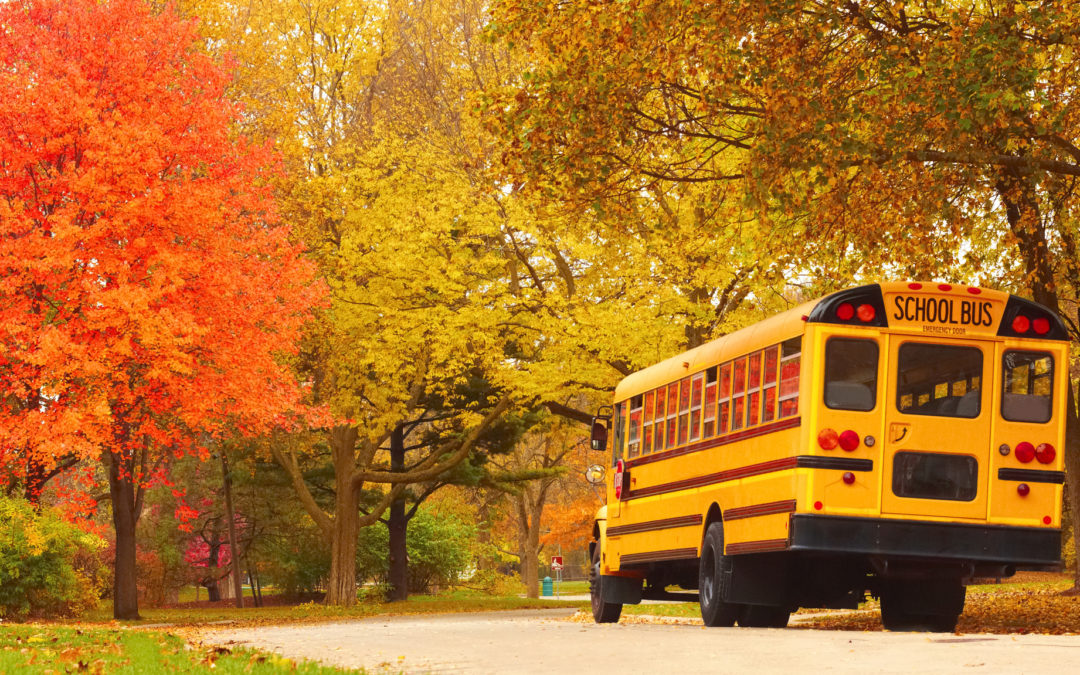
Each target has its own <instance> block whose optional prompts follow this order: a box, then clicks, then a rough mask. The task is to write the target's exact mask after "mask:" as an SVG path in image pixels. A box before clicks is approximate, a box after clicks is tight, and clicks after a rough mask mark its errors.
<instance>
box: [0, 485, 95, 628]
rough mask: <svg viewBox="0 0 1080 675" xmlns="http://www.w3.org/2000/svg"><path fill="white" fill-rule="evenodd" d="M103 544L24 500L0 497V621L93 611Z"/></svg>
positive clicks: (57, 515) (57, 516)
mask: <svg viewBox="0 0 1080 675" xmlns="http://www.w3.org/2000/svg"><path fill="white" fill-rule="evenodd" d="M104 545H105V544H104V542H103V541H102V540H101V539H100V538H99V537H97V536H96V535H93V534H90V533H88V532H85V531H83V530H80V529H79V528H77V527H75V526H74V525H72V524H71V523H69V522H67V521H65V520H63V519H62V518H61V517H60V515H59V514H58V513H56V512H55V511H54V510H52V509H42V511H41V512H40V513H38V512H35V511H34V508H33V507H32V506H31V505H30V504H29V503H28V502H26V501H25V500H22V499H11V498H7V497H3V496H0V617H3V618H13V619H20V620H22V619H27V618H52V617H60V616H74V615H77V614H80V613H81V612H83V611H86V610H88V609H92V608H94V607H96V606H97V603H98V597H99V595H100V591H101V588H100V585H99V581H98V580H99V578H100V575H99V574H98V570H97V569H96V567H97V563H96V561H97V560H98V556H97V555H96V553H97V551H99V550H100V549H101V548H103V547H104Z"/></svg>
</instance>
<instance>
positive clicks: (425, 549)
mask: <svg viewBox="0 0 1080 675" xmlns="http://www.w3.org/2000/svg"><path fill="white" fill-rule="evenodd" d="M389 540H390V537H389V534H388V532H387V529H386V527H385V526H384V525H373V526H371V527H365V528H363V529H362V530H361V531H360V541H359V542H358V545H357V547H356V576H357V579H359V580H361V581H362V582H364V581H372V582H375V583H376V584H380V585H382V584H385V583H386V581H387V577H388V575H389V573H390V561H389V547H390V541H389ZM475 542H476V525H474V524H472V523H469V522H467V521H465V520H464V519H463V518H461V517H460V516H458V515H457V514H454V513H435V512H433V511H432V510H430V509H427V508H425V507H423V506H421V507H420V509H419V511H417V513H416V515H415V516H414V517H413V518H412V520H410V521H409V527H408V530H407V533H406V546H407V548H408V554H409V591H410V592H413V593H424V592H427V591H429V590H430V589H431V588H432V587H433V586H435V585H440V586H448V585H453V584H455V583H456V582H457V581H458V580H459V579H461V578H462V575H464V574H465V573H466V572H467V571H468V570H469V569H470V568H471V567H472V565H473V562H474V560H473V559H474V557H475V556H474V551H473V548H474V545H475Z"/></svg>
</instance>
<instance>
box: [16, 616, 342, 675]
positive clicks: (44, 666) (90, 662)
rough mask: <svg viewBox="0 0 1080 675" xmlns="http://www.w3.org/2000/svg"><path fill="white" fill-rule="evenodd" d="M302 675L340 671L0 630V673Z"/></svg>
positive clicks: (110, 635)
mask: <svg viewBox="0 0 1080 675" xmlns="http://www.w3.org/2000/svg"><path fill="white" fill-rule="evenodd" d="M210 669H213V670H214V671H215V672H221V673H255V674H261V673H291V672H295V673H303V674H305V675H331V674H337V673H352V672H363V671H351V670H342V669H339V668H330V667H327V666H321V665H317V664H314V663H311V662H299V663H294V662H293V661H290V660H287V659H284V658H281V657H279V656H276V655H272V654H265V653H259V652H253V651H249V650H230V649H226V648H222V647H216V648H194V649H192V648H189V647H188V645H187V644H186V643H185V642H184V640H182V639H181V638H179V637H176V636H174V635H167V634H164V633H157V632H151V631H133V630H125V629H122V628H93V627H85V626H84V627H74V626H57V625H39V624H8V625H3V626H0V672H2V673H45V672H49V671H51V672H80V671H86V672H90V673H110V674H111V673H119V674H121V675H123V674H127V673H132V674H135V673H157V672H181V673H184V672H207V671H209V670H210Z"/></svg>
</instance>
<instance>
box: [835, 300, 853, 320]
mask: <svg viewBox="0 0 1080 675" xmlns="http://www.w3.org/2000/svg"><path fill="white" fill-rule="evenodd" d="M853 316H855V307H853V306H852V304H851V303H850V302H844V303H841V305H840V306H839V307H837V308H836V318H837V319H840V320H841V321H851V317H853Z"/></svg>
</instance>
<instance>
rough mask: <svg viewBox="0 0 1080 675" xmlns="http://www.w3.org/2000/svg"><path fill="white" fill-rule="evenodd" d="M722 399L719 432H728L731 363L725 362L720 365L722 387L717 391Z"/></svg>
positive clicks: (719, 398) (718, 397)
mask: <svg viewBox="0 0 1080 675" xmlns="http://www.w3.org/2000/svg"><path fill="white" fill-rule="evenodd" d="M717 399H718V400H719V401H720V412H719V415H720V428H719V429H718V431H719V433H721V434H726V433H727V432H728V431H729V430H730V429H731V426H730V423H731V364H730V363H725V364H724V365H722V366H720V389H719V391H718V392H717Z"/></svg>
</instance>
